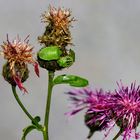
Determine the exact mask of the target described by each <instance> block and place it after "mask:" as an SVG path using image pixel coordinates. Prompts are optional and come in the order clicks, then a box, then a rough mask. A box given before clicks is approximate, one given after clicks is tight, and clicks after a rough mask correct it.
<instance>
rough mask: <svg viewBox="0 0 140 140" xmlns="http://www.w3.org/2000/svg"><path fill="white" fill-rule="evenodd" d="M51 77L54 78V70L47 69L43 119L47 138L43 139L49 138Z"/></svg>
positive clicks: (47, 139)
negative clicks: (45, 101)
mask: <svg viewBox="0 0 140 140" xmlns="http://www.w3.org/2000/svg"><path fill="white" fill-rule="evenodd" d="M53 78H54V72H53V71H48V95H47V103H46V111H45V120H44V126H45V129H46V134H47V138H46V139H44V140H49V134H48V129H49V114H50V106H51V95H52V89H53Z"/></svg>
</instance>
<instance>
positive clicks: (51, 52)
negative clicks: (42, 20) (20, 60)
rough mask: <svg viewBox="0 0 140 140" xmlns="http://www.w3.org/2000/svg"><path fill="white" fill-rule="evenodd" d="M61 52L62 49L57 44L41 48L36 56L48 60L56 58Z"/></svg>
mask: <svg viewBox="0 0 140 140" xmlns="http://www.w3.org/2000/svg"><path fill="white" fill-rule="evenodd" d="M61 54H62V51H61V50H60V48H59V47H58V46H49V47H45V48H42V49H41V50H40V51H39V53H38V56H39V58H40V59H42V60H47V61H50V60H58V59H59V58H60V55H61Z"/></svg>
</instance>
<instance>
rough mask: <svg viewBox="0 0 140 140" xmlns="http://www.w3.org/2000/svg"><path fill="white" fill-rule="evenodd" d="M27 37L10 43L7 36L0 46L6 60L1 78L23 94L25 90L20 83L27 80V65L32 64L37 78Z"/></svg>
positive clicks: (36, 70) (36, 68) (36, 67)
mask: <svg viewBox="0 0 140 140" xmlns="http://www.w3.org/2000/svg"><path fill="white" fill-rule="evenodd" d="M28 37H29V36H27V37H26V39H25V40H24V41H23V42H21V40H20V39H19V37H17V39H15V40H13V41H12V42H10V41H9V39H8V35H7V41H6V42H4V43H3V45H1V47H2V49H3V51H2V53H1V54H2V55H3V56H4V59H6V60H7V62H6V64H5V65H4V67H3V76H4V78H5V80H6V81H8V82H9V83H10V84H12V85H17V86H18V87H19V88H20V90H23V91H24V92H27V90H26V89H25V88H24V87H23V85H22V82H24V81H25V80H26V79H27V78H28V73H29V70H28V67H27V64H28V63H30V64H33V66H34V69H35V72H36V74H37V75H38V76H39V70H38V63H37V62H36V61H35V59H33V53H32V50H33V47H31V45H30V44H29V43H28V42H29V39H28Z"/></svg>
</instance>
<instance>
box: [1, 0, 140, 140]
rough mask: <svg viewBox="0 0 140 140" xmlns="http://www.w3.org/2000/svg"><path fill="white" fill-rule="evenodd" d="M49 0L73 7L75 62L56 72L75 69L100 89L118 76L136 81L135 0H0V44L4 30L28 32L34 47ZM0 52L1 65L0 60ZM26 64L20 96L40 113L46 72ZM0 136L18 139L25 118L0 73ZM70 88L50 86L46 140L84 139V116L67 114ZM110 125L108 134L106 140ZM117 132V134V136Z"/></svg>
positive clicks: (138, 13) (138, 16)
mask: <svg viewBox="0 0 140 140" xmlns="http://www.w3.org/2000/svg"><path fill="white" fill-rule="evenodd" d="M49 4H51V5H54V6H56V7H59V6H60V7H65V8H70V9H71V10H72V15H73V16H74V17H75V18H76V19H77V21H76V22H75V23H74V24H73V28H72V29H71V31H72V35H73V43H74V44H75V46H74V47H73V49H74V50H75V52H76V62H75V64H74V65H73V66H72V67H70V68H69V69H65V70H64V71H60V72H57V73H56V74H63V73H69V74H76V75H80V76H83V77H85V78H87V79H89V82H90V86H91V87H93V88H100V87H102V88H103V89H105V90H109V89H110V90H113V89H115V88H117V86H116V81H119V80H120V79H121V80H122V81H123V82H124V83H126V84H130V83H131V82H133V81H135V80H136V81H137V83H138V84H140V0H69V1H68V0H0V44H2V43H3V41H4V40H6V34H7V33H8V34H9V38H10V39H11V40H12V39H14V37H16V36H17V35H18V34H19V35H20V37H21V38H23V39H24V38H25V37H26V36H27V35H28V34H30V43H31V44H32V45H33V46H34V48H35V49H34V51H37V50H39V49H40V45H39V43H38V42H37V37H38V36H39V35H41V34H42V33H43V32H44V29H45V26H44V24H43V23H41V21H40V15H41V13H42V12H44V11H47V10H48V6H49ZM4 62H5V61H4V60H3V59H2V57H1V61H0V67H1V69H2V66H3V64H4ZM32 71H33V67H32V66H30V78H29V79H28V80H27V82H26V83H24V85H25V86H26V87H27V89H28V91H29V94H28V95H24V94H23V93H21V92H20V91H19V90H18V91H19V93H18V94H19V96H20V98H21V99H22V101H23V102H24V104H25V105H26V107H27V108H28V109H29V110H30V112H31V113H32V114H33V115H40V116H41V117H43V116H44V107H45V101H46V93H47V73H46V71H45V70H43V69H41V68H40V78H37V77H36V76H35V74H34V72H32ZM0 78H1V80H0V140H20V138H21V134H22V129H23V128H24V127H26V126H27V125H28V124H29V123H30V121H29V120H28V119H27V117H26V116H25V115H24V113H23V112H22V110H21V109H20V108H19V106H17V103H16V101H15V99H14V97H13V95H12V93H11V87H10V85H9V84H8V83H7V82H5V81H4V79H3V77H2V76H1V77H0ZM69 89H71V88H70V87H69V86H66V85H60V86H56V87H55V88H54V92H53V97H52V106H51V114H50V125H49V127H50V129H49V133H50V140H86V136H87V134H88V129H87V128H86V126H85V125H84V122H83V119H84V117H83V114H84V111H83V112H81V113H79V114H78V115H76V116H74V117H73V118H72V119H70V120H69V119H68V118H67V117H66V116H65V115H64V113H65V112H67V111H68V104H69V103H70V102H68V96H66V95H65V94H64V92H66V91H68V90H69ZM117 131H118V128H117V127H115V128H114V129H113V130H112V131H111V133H110V135H109V136H108V138H107V140H111V139H112V138H113V136H114V135H115V133H117ZM103 137H104V132H102V133H99V132H98V133H96V134H95V135H94V137H93V139H94V140H102V138H103ZM121 139H122V138H120V139H119V140H121ZM27 140H42V134H41V133H38V132H36V131H33V132H32V133H31V134H30V135H29V136H28V138H27Z"/></svg>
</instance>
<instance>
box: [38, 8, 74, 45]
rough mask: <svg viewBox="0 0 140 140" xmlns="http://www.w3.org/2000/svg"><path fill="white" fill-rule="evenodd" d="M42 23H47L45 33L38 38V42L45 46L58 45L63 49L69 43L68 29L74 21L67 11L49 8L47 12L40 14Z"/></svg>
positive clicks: (69, 34)
mask: <svg viewBox="0 0 140 140" xmlns="http://www.w3.org/2000/svg"><path fill="white" fill-rule="evenodd" d="M41 17H42V22H44V23H47V26H46V31H45V33H44V34H43V36H41V37H39V38H38V39H39V42H40V43H44V44H45V45H46V46H49V45H58V46H60V47H65V46H67V45H68V44H72V43H71V33H70V31H69V27H70V26H71V23H72V22H73V21H75V19H74V18H73V17H72V18H71V11H70V10H69V9H62V8H58V9H57V8H55V7H52V6H50V7H49V12H45V13H43V14H42V16H41Z"/></svg>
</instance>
